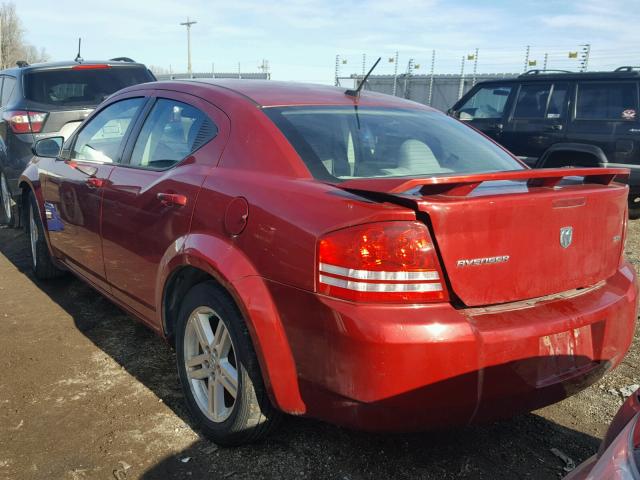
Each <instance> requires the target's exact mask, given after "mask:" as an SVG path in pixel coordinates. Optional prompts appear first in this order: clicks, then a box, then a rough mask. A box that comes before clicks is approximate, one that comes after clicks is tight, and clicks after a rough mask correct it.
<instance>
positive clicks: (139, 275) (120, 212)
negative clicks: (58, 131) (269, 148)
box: [102, 92, 229, 328]
mask: <svg viewBox="0 0 640 480" xmlns="http://www.w3.org/2000/svg"><path fill="white" fill-rule="evenodd" d="M158 95H160V94H158ZM153 102H154V103H153V106H152V107H151V108H150V110H149V112H148V114H147V115H146V118H145V119H144V121H141V122H139V123H140V125H139V127H138V130H137V132H136V133H135V135H134V136H132V138H131V140H130V141H129V142H128V144H127V148H126V156H127V161H126V162H125V163H124V164H122V165H117V166H116V167H115V168H114V170H113V172H112V174H111V176H110V178H109V183H108V185H107V186H106V187H105V189H104V201H103V207H102V239H103V248H104V259H105V268H106V276H107V279H108V281H109V283H110V285H111V288H112V293H113V295H114V296H115V297H117V298H118V299H120V300H121V301H123V302H124V303H126V304H127V305H129V306H130V307H131V308H133V309H134V310H136V311H137V312H138V313H139V314H140V315H141V316H142V318H144V319H146V320H147V322H148V323H149V324H151V326H153V327H155V328H158V327H159V324H158V323H157V322H158V321H159V316H158V317H156V309H155V305H156V294H157V293H158V292H157V291H156V286H157V285H156V281H157V280H158V272H159V269H160V265H161V262H162V258H163V257H164V256H165V254H166V253H167V251H169V250H171V249H175V248H177V246H176V244H175V243H174V242H176V241H177V240H179V239H180V238H181V237H184V236H185V235H186V234H187V233H188V231H189V227H190V221H191V213H192V211H193V208H194V205H195V199H196V195H197V194H198V191H199V189H200V187H201V185H202V182H203V181H204V179H205V177H206V175H207V173H208V172H209V171H210V169H211V168H213V167H214V166H215V165H216V164H217V162H218V160H219V157H220V155H221V154H222V149H223V147H224V145H225V143H226V138H227V135H228V132H229V124H228V119H227V117H226V116H225V115H224V114H223V113H222V112H221V111H219V110H217V109H216V108H215V107H214V106H212V105H211V104H210V103H208V102H206V101H205V100H203V99H200V98H198V97H194V96H191V95H188V94H182V93H177V92H163V93H162V96H159V97H155V98H154V100H153ZM174 251H175V250H174Z"/></svg>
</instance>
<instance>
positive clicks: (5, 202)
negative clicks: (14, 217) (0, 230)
mask: <svg viewBox="0 0 640 480" xmlns="http://www.w3.org/2000/svg"><path fill="white" fill-rule="evenodd" d="M0 195H2V209H3V211H4V218H5V221H6V222H7V223H11V194H10V193H9V185H7V178H6V177H5V176H4V173H2V174H0Z"/></svg>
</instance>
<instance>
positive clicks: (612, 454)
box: [567, 415, 640, 480]
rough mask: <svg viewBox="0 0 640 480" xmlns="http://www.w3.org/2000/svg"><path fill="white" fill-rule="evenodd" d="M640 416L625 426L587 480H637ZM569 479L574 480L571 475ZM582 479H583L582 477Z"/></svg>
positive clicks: (639, 449)
mask: <svg viewBox="0 0 640 480" xmlns="http://www.w3.org/2000/svg"><path fill="white" fill-rule="evenodd" d="M639 418H640V415H636V416H635V417H633V418H632V419H631V421H630V422H629V423H628V424H627V425H626V426H625V428H624V429H622V431H620V433H619V434H618V436H617V437H616V438H615V439H614V440H613V442H612V443H611V445H609V447H608V448H607V449H606V450H605V451H604V452H603V453H602V455H601V456H600V458H599V459H598V461H597V463H596V464H595V465H594V466H593V469H592V470H591V472H589V476H588V477H587V478H594V479H601V478H602V479H605V478H606V479H607V480H609V479H610V480H637V479H638V478H640V472H639V471H638V463H637V462H638V460H637V459H638V457H639V456H640V453H639V451H640V423H639V422H638V420H639ZM567 478H572V476H571V475H569V477H567ZM581 478H582V477H581Z"/></svg>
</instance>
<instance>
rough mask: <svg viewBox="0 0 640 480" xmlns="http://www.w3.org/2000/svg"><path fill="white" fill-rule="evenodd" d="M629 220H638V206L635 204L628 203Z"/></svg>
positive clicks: (639, 206) (639, 216) (639, 211)
mask: <svg viewBox="0 0 640 480" xmlns="http://www.w3.org/2000/svg"><path fill="white" fill-rule="evenodd" d="M629 218H630V219H631V220H637V219H638V218H640V205H639V204H638V203H635V202H629Z"/></svg>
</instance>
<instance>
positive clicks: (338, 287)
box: [318, 222, 448, 303]
mask: <svg viewBox="0 0 640 480" xmlns="http://www.w3.org/2000/svg"><path fill="white" fill-rule="evenodd" d="M318 291H319V292H320V293H322V294H325V295H330V296H332V297H337V298H342V299H345V300H353V301H361V302H367V301H369V302H416V303H423V302H441V301H446V300H448V294H447V291H446V288H445V284H444V281H443V278H442V269H441V268H440V264H439V262H438V258H437V256H436V253H435V250H434V247H433V241H432V240H431V235H430V234H429V230H428V229H427V227H426V226H425V225H424V224H422V223H419V222H380V223H370V224H366V225H360V226H357V227H350V228H346V229H344V230H338V231H336V232H331V233H329V234H327V235H325V236H324V237H322V238H321V239H320V241H319V244H318Z"/></svg>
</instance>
